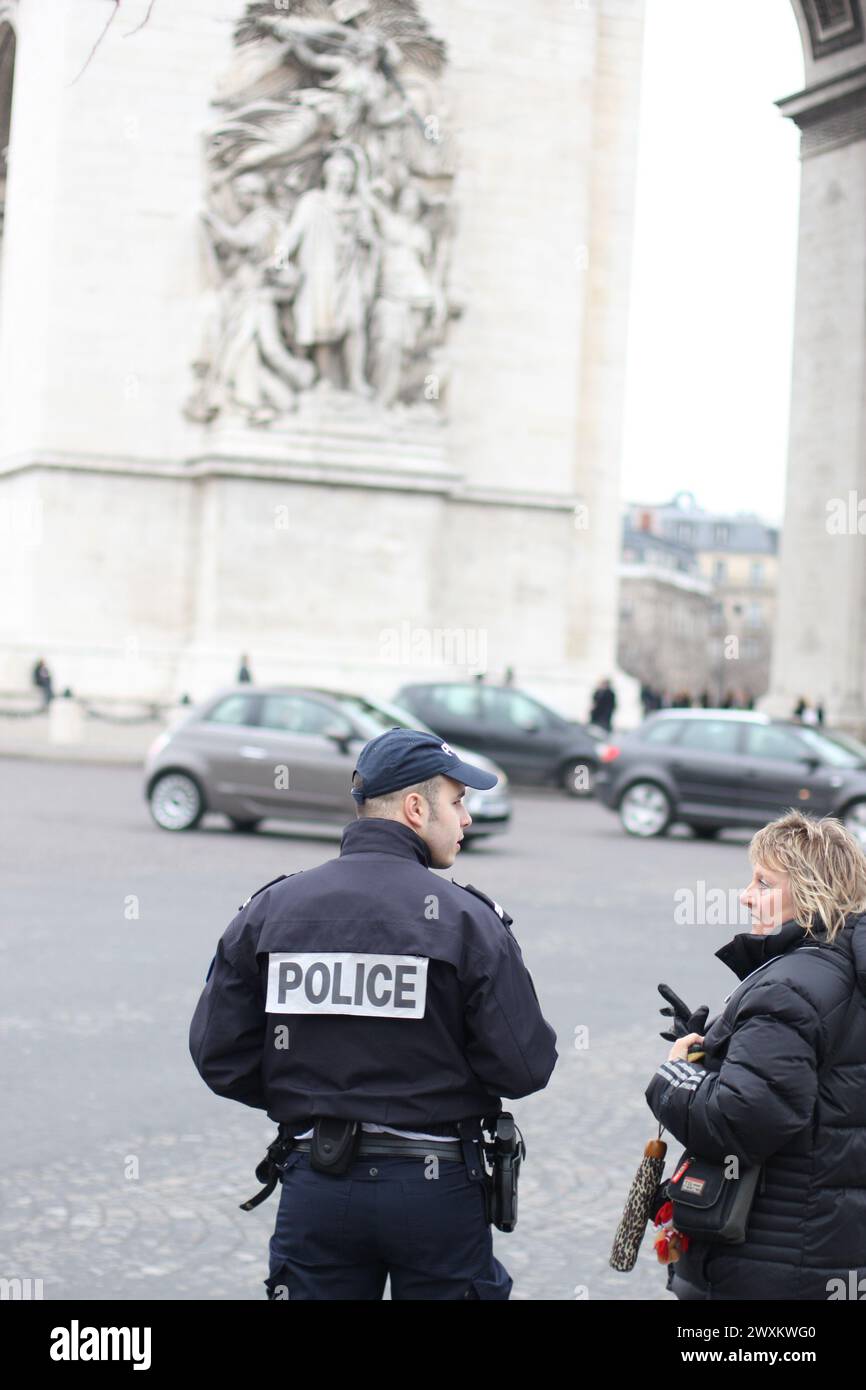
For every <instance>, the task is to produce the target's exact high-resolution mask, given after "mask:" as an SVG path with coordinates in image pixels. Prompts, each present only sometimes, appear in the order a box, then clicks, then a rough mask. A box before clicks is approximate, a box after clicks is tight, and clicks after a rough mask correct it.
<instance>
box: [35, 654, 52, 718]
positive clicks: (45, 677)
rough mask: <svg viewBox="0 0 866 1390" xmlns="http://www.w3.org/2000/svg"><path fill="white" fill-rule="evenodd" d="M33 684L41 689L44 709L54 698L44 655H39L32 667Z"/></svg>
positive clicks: (50, 677)
mask: <svg viewBox="0 0 866 1390" xmlns="http://www.w3.org/2000/svg"><path fill="white" fill-rule="evenodd" d="M32 679H33V684H34V685H35V686H36V688H37V690H41V691H42V702H43V704H44V705H45V707H46V709H47V707H48V706H49V705H50V704H51V701H52V700H53V699H54V684H53V680H52V676H51V672H50V670H49V669H48V664H47V662H46V660H45V657H44V656H40V658H39V660H38V661H37V662H36V665H35V666H34V667H33V677H32Z"/></svg>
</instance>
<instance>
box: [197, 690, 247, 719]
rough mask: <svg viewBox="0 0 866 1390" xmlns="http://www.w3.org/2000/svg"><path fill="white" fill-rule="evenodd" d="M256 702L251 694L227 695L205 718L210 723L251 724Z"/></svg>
mask: <svg viewBox="0 0 866 1390" xmlns="http://www.w3.org/2000/svg"><path fill="white" fill-rule="evenodd" d="M254 703H255V702H254V700H253V697H252V696H251V695H227V696H226V698H225V699H224V700H220V702H219V704H217V705H214V707H213V709H212V710H211V712H210V714H207V715H205V718H206V719H207V722H208V723H209V724H251V723H252V722H253V707H254Z"/></svg>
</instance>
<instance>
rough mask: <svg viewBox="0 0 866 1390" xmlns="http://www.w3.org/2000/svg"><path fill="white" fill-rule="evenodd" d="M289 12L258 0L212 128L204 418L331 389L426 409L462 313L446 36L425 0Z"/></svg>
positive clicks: (312, 2) (199, 395) (276, 409)
mask: <svg viewBox="0 0 866 1390" xmlns="http://www.w3.org/2000/svg"><path fill="white" fill-rule="evenodd" d="M280 10H281V12H280V13H279V14H274V6H273V3H272V0H251V3H249V4H248V5H247V9H246V13H245V15H244V17H243V19H242V20H241V21H240V23H239V25H238V27H237V30H236V33H235V45H236V61H235V63H234V64H233V66H232V69H231V71H230V72H228V73H227V74H226V75H225V77H224V79H223V81H222V84H221V91H220V95H219V99H218V102H217V105H218V106H219V109H220V115H219V118H218V120H217V121H216V122H215V123H214V126H213V128H212V130H211V131H210V133H209V135H208V137H207V163H208V184H207V203H206V208H205V211H204V213H203V225H204V230H205V254H206V259H207V264H208V272H209V281H210V288H209V291H208V295H207V299H206V304H205V308H206V323H205V326H204V331H203V335H202V338H203V341H202V347H201V349H200V351H199V353H198V354H197V358H196V361H195V362H194V364H193V369H194V372H195V375H196V377H197V385H196V389H195V391H194V392H193V394H192V396H191V398H190V400H189V402H188V403H187V407H186V409H187V414H188V415H189V416H190V418H192V419H195V420H198V421H203V422H207V421H210V420H212V419H214V418H215V417H216V416H218V415H221V414H226V413H228V414H231V413H237V414H240V415H241V417H242V418H244V419H246V420H247V421H248V422H249V423H253V424H256V425H261V426H267V425H268V424H270V423H271V422H272V421H273V420H275V419H276V418H277V417H278V416H280V415H282V414H285V413H286V412H289V411H291V410H294V409H296V408H297V407H298V405H299V404H300V403H301V401H302V399H303V397H304V396H305V395H306V393H307V392H309V391H310V389H311V388H314V387H317V386H321V388H322V389H328V388H330V389H336V390H339V391H343V392H347V393H349V394H350V395H351V396H354V397H355V398H357V399H358V400H367V399H369V398H370V397H371V396H373V395H374V394H375V396H376V397H377V398H378V401H379V402H380V403H381V405H384V406H386V407H392V406H394V405H396V404H397V403H398V402H401V403H402V405H403V406H411V404H412V403H413V401H421V400H423V399H424V396H423V382H424V379H425V372H429V371H430V370H431V367H432V364H433V362H434V359H435V360H437V361H438V360H439V359H440V358H441V350H442V347H443V344H444V342H445V337H446V332H447V327H448V322H449V319H450V318H451V317H453V315H454V313H455V312H456V310H455V308H454V306H453V305H452V304H451V303H450V301H449V299H448V295H447V290H446V278H447V265H448V259H449V250H450V241H451V237H452V232H453V216H452V215H451V211H450V200H451V184H452V181H453V172H454V171H453V168H452V151H451V145H450V140H449V139H448V138H447V137H446V138H443V129H444V128H445V127H446V125H447V122H446V119H445V111H444V106H443V103H442V101H441V99H440V97H439V95H438V78H439V76H440V74H441V71H442V68H443V65H444V61H445V49H444V45H443V43H442V42H441V40H439V39H437V38H435V37H434V36H433V35H432V34H431V33H430V31H429V29H428V27H427V24H426V23H425V21H424V19H423V18H422V16H421V14H420V12H419V9H418V6H417V5H416V4H415V3H414V0H333V3H327V0H288V3H287V4H286V5H285V8H284V9H283V6H281V7H280ZM419 104H420V106H419Z"/></svg>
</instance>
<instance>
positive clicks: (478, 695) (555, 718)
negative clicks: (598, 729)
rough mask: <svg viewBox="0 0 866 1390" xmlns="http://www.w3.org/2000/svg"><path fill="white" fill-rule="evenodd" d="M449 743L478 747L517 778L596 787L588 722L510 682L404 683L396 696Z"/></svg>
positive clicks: (576, 792)
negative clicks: (569, 716) (558, 711)
mask: <svg viewBox="0 0 866 1390" xmlns="http://www.w3.org/2000/svg"><path fill="white" fill-rule="evenodd" d="M395 698H396V700H397V703H398V704H400V705H402V706H403V707H404V708H405V709H410V710H412V711H413V713H414V714H416V715H417V716H418V718H419V719H423V720H424V723H425V724H429V725H430V727H431V729H435V730H436V732H437V734H440V735H441V737H442V738H444V739H447V740H448V742H449V743H452V742H453V743H463V744H465V745H466V746H468V747H470V748H477V749H479V751H480V752H482V753H485V754H486V755H487V757H488V758H493V759H494V761H495V762H497V763H499V764H500V766H501V767H504V768H505V771H506V772H507V773H508V776H509V777H510V778H511V780H512V781H513V782H530V783H532V782H534V783H544V782H547V783H551V784H553V785H555V786H558V787H561V788H562V789H563V790H564V791H566V792H568V793H569V795H570V796H586V795H588V794H590V793H591V792H592V789H593V782H594V776H595V770H596V768H597V767H598V747H599V745H598V741H597V739H596V738H594V737H593V735H592V734H590V733H589V731H588V730H587V728H586V727H585V725H583V724H577V723H575V722H574V721H572V720H570V719H563V717H562V715H561V714H556V713H555V711H554V710H552V709H549V708H548V706H547V705H543V704H542V703H541V701H540V700H536V699H535V698H534V697H533V696H531V695H525V694H524V693H523V691H522V690H515V689H513V687H511V686H509V685H486V684H485V683H483V682H481V681H467V682H465V683H463V682H460V681H441V682H439V683H438V684H432V685H404V686H403V688H402V690H401V691H400V693H399V694H398V695H397V696H396V697H395Z"/></svg>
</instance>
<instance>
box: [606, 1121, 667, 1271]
mask: <svg viewBox="0 0 866 1390" xmlns="http://www.w3.org/2000/svg"><path fill="white" fill-rule="evenodd" d="M667 1148H668V1146H667V1144H666V1143H665V1142H664V1140H662V1139H651V1140H650V1141H649V1143H648V1144H647V1146H646V1148H645V1149H644V1156H643V1158H642V1159H641V1161H640V1167H639V1168H638V1170H637V1172H636V1174H635V1176H634V1181H633V1182H632V1185H631V1190H630V1191H629V1194H628V1198H627V1200H626V1204H625V1210H624V1211H623V1214H622V1220H621V1221H620V1223H619V1226H618V1227H617V1231H616V1235H615V1236H614V1238H613V1249H612V1250H611V1252H610V1261H609V1263H610V1265H611V1267H612V1268H613V1269H618V1270H619V1271H620V1272H621V1273H623V1274H627V1273H628V1272H629V1270H630V1269H634V1267H635V1263H636V1262H637V1253H638V1251H639V1250H640V1246H641V1241H642V1240H643V1238H644V1233H645V1231H646V1226H647V1222H648V1221H649V1219H650V1217H651V1216H652V1215H654V1213H653V1210H652V1206H653V1199H654V1197H655V1194H656V1190H657V1189H658V1185H659V1183H660V1182H661V1180H662V1172H663V1171H664V1166H665V1154H666V1153H667Z"/></svg>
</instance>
